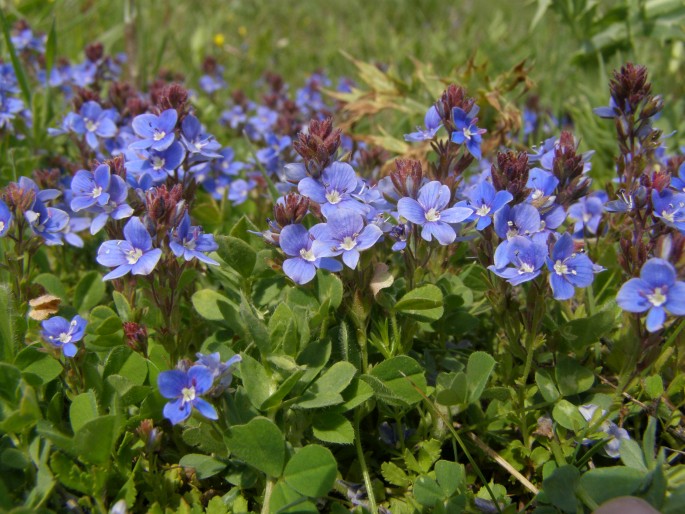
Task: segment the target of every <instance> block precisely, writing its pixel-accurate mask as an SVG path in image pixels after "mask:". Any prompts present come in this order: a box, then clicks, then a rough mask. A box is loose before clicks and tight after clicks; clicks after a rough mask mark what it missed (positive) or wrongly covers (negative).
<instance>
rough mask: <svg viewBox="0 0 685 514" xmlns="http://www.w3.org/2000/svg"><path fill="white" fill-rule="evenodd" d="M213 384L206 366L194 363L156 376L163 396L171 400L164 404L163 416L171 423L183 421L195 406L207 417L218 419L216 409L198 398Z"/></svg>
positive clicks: (211, 376) (210, 373)
mask: <svg viewBox="0 0 685 514" xmlns="http://www.w3.org/2000/svg"><path fill="white" fill-rule="evenodd" d="M213 384H214V377H213V375H212V372H211V370H210V369H209V368H208V367H207V366H202V365H195V366H192V367H191V368H190V369H189V370H188V371H182V370H180V369H172V370H170V371H162V372H161V373H160V374H159V375H158V376H157V386H158V387H159V392H160V394H161V395H162V396H163V397H164V398H168V399H171V400H173V401H170V402H167V404H166V405H165V406H164V411H163V413H164V417H165V418H166V419H168V420H169V421H171V423H172V424H173V425H176V424H177V423H180V422H181V421H185V420H186V419H188V418H189V417H190V413H191V411H192V409H193V407H195V408H196V409H197V410H198V412H199V413H200V414H202V415H203V416H204V417H205V418H208V419H219V415H218V414H217V412H216V409H215V408H214V407H213V406H212V405H211V404H210V403H208V402H207V401H206V400H204V399H202V398H200V396H202V395H203V394H205V393H206V392H207V391H208V390H209V389H210V388H211V387H212V385H213Z"/></svg>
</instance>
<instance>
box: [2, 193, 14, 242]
mask: <svg viewBox="0 0 685 514" xmlns="http://www.w3.org/2000/svg"><path fill="white" fill-rule="evenodd" d="M11 226H12V213H11V212H10V210H9V207H7V204H6V203H5V202H3V201H2V200H0V237H4V236H5V234H7V232H8V231H9V229H10V227H11Z"/></svg>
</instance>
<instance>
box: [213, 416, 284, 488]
mask: <svg viewBox="0 0 685 514" xmlns="http://www.w3.org/2000/svg"><path fill="white" fill-rule="evenodd" d="M224 441H225V442H226V446H228V449H229V450H230V451H231V453H232V454H233V455H234V456H236V457H238V458H239V459H241V460H243V461H245V462H246V463H247V464H249V465H250V466H252V467H254V468H256V469H258V470H259V471H263V472H264V473H266V474H267V475H269V476H271V477H279V476H280V475H281V472H282V471H283V465H284V464H285V438H284V437H283V434H282V433H281V431H280V430H279V429H278V427H277V426H276V425H275V424H274V423H273V422H272V421H270V420H268V419H267V418H262V417H257V418H254V419H252V420H251V421H250V422H249V423H247V424H245V425H238V426H233V427H231V428H230V429H228V430H227V431H226V433H225V434H224Z"/></svg>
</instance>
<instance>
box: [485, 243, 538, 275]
mask: <svg viewBox="0 0 685 514" xmlns="http://www.w3.org/2000/svg"><path fill="white" fill-rule="evenodd" d="M506 250H507V251H506V263H505V261H500V262H497V260H495V263H496V266H495V265H491V266H488V269H489V270H490V271H492V272H493V273H494V274H495V275H497V276H498V277H502V278H504V279H506V280H507V281H508V282H509V283H510V284H511V285H514V286H517V285H519V284H522V283H524V282H528V281H529V280H533V279H534V278H535V277H537V276H538V275H539V274H540V268H541V267H542V265H543V264H544V263H545V259H546V258H547V248H546V247H545V246H543V245H539V244H535V243H534V242H533V241H531V240H530V239H528V238H525V237H523V236H515V237H513V238H512V239H511V241H509V244H508V245H507V248H506ZM507 264H511V266H508V267H505V266H507Z"/></svg>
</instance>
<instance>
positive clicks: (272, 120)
mask: <svg viewBox="0 0 685 514" xmlns="http://www.w3.org/2000/svg"><path fill="white" fill-rule="evenodd" d="M276 121H278V113H277V112H276V111H273V110H271V109H269V108H268V107H264V106H259V107H257V114H256V115H255V116H252V117H251V118H250V119H249V120H248V126H249V128H250V132H251V134H250V137H252V139H256V137H254V136H257V135H263V134H266V133H267V132H269V131H270V130H271V129H272V128H273V127H274V125H276ZM255 132H256V134H255Z"/></svg>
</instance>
